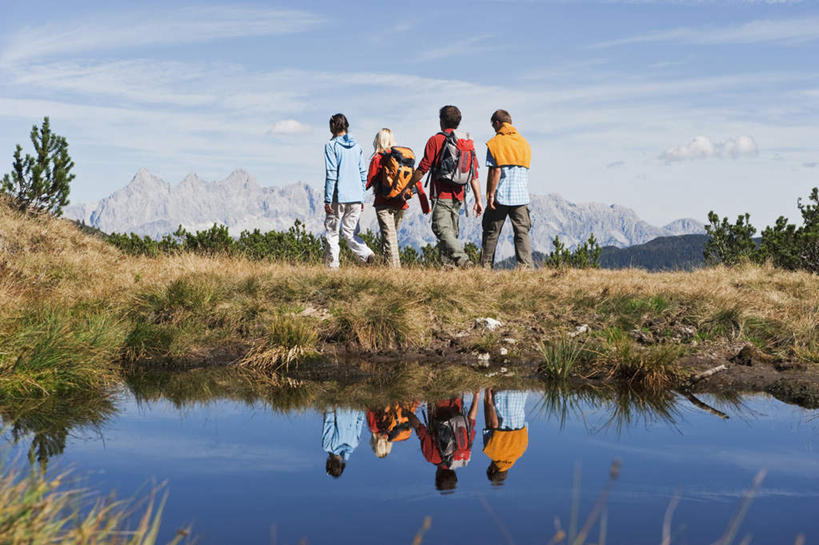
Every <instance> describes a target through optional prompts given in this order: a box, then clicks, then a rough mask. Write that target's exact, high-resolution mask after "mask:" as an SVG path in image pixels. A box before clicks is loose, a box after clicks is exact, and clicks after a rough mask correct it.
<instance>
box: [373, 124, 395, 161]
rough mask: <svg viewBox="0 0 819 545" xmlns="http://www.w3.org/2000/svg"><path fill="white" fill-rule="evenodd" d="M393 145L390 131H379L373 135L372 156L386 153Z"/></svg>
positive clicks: (393, 139) (393, 138) (393, 140)
mask: <svg viewBox="0 0 819 545" xmlns="http://www.w3.org/2000/svg"><path fill="white" fill-rule="evenodd" d="M394 145H395V137H394V136H393V134H392V131H391V130H389V129H381V130H380V131H378V133H377V134H376V135H375V139H374V140H373V149H374V150H375V151H374V152H373V155H377V154H379V153H381V152H382V151H387V150H388V149H390V148H391V147H393V146H394Z"/></svg>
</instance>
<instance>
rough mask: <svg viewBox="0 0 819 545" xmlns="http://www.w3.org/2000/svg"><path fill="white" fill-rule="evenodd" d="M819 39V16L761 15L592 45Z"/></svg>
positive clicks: (715, 43) (796, 42) (791, 41)
mask: <svg viewBox="0 0 819 545" xmlns="http://www.w3.org/2000/svg"><path fill="white" fill-rule="evenodd" d="M814 40H819V17H816V16H813V17H800V18H793V19H761V20H756V21H749V22H747V23H742V24H739V25H731V26H723V27H681V28H674V29H668V30H660V31H656V32H649V33H646V34H639V35H637V36H631V37H629V38H622V39H618V40H610V41H606V42H600V43H597V44H594V45H593V46H592V47H598V48H599V47H613V46H619V45H629V44H640V43H654V42H670V43H683V44H694V45H719V44H734V45H739V44H755V43H779V44H784V45H796V44H801V43H805V42H811V41H814Z"/></svg>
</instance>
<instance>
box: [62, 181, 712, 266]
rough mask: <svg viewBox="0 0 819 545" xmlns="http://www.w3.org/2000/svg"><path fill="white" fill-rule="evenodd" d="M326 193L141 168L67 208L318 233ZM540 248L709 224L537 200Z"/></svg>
mask: <svg viewBox="0 0 819 545" xmlns="http://www.w3.org/2000/svg"><path fill="white" fill-rule="evenodd" d="M416 201H417V199H413V200H412V201H410V208H409V210H408V211H407V213H406V214H405V216H404V221H403V222H402V223H401V228H400V229H399V232H398V239H399V242H400V243H401V244H402V245H404V244H409V245H412V246H414V247H416V248H417V247H420V246H423V245H425V244H427V243H431V242H434V241H435V236H434V235H433V234H432V230H431V228H430V222H429V217H428V216H424V215H422V214H421V210H420V206H419V205H418V204H417V203H416ZM371 203H372V197H371V196H370V197H369V203H368V205H367V206H366V207H365V211H364V213H363V214H362V217H361V229H362V231H366V230H367V229H371V230H372V231H373V232H378V223H377V221H376V218H375V211H374V209H373V207H372V205H371ZM322 208H323V193H322V191H321V190H320V189H318V188H314V187H312V186H310V185H308V184H305V183H301V182H300V183H294V184H289V185H284V186H278V187H266V186H261V185H260V184H259V182H258V181H257V180H256V178H255V177H253V176H251V175H250V174H249V173H248V172H246V171H244V170H242V169H237V170H235V171H233V172H232V173H231V174H230V175H229V176H228V177H227V178H225V179H224V180H221V181H216V182H206V181H204V180H202V179H201V178H199V177H198V176H197V175H196V174H193V173H192V174H189V175H188V176H186V177H185V179H184V180H182V181H181V182H180V183H179V184H177V185H176V186H173V187H171V186H170V185H169V184H167V183H166V182H164V181H163V180H161V179H159V178H158V177H156V176H154V175H153V174H151V173H150V172H149V171H148V170H146V169H140V170H139V171H138V172H137V173H136V175H135V176H134V178H133V180H132V181H131V183H130V184H128V185H127V186H126V187H125V188H123V189H120V190H118V191H116V192H114V193H113V194H112V195H111V196H109V197H106V198H105V199H102V200H100V201H99V202H97V203H89V204H78V205H72V206H69V207H66V209H65V211H64V212H65V216H66V217H69V218H72V219H78V220H80V219H82V220H84V221H85V222H86V223H87V224H89V225H92V226H93V227H97V228H99V229H101V230H103V231H105V232H109V233H110V232H134V233H138V234H141V235H151V236H160V235H163V234H165V233H170V232H173V231H174V230H175V229H176V227H177V226H178V225H180V224H181V225H182V226H184V227H185V228H187V229H189V230H198V229H207V228H208V227H210V226H211V225H213V223H214V222H217V223H222V224H225V225H227V226H228V228H229V229H230V232H231V234H233V235H235V236H238V235H239V233H240V232H241V231H242V230H245V229H248V230H253V229H257V228H258V229H260V230H262V231H269V230H271V229H275V230H278V231H283V230H286V229H288V228H289V227H291V226H292V225H293V222H294V221H295V220H299V221H301V222H302V223H304V224H305V227H306V228H307V229H308V230H309V231H312V232H314V233H316V234H321V233H322V232H323V229H324V227H323V223H324V212H323V210H322ZM529 208H530V211H531V216H532V231H531V237H532V246H533V248H534V249H535V250H538V251H541V252H548V251H550V250H551V245H552V240H553V239H554V237H555V236H556V235H557V236H559V237H560V239H561V241H563V242H564V243H565V244H566V245H567V246H569V247H572V246H575V245H577V244H580V243H582V242H583V241H585V240H586V239H588V237H589V235H591V234H592V233H594V235H595V237H596V238H597V240H598V242H599V243H600V245H601V246H607V245H610V246H617V247H625V246H631V245H633V244H642V243H645V242H648V241H649V240H652V239H655V238H657V237H661V236H670V235H680V234H695V233H696V234H698V233H703V232H704V230H703V225H702V224H701V223H699V222H697V221H695V220H692V219H680V220H676V221H674V222H671V223H669V224H668V225H666V226H665V227H655V226H653V225H650V224H648V223H646V222H645V221H643V220H641V219H640V218H639V216H638V215H637V213H636V212H634V210H632V209H630V208H626V207H624V206H620V205H617V204H611V205H609V204H602V203H595V202H587V203H574V202H570V201H567V200H566V199H565V198H563V197H562V196H560V195H557V194H549V195H532V200H531V203H530V205H529ZM461 238H462V239H464V240H467V241H471V242H475V243H478V244H480V239H481V221H480V218H475V217H472V216H470V217H462V220H461ZM512 253H513V243H512V229H511V226H509V225H507V226H506V227H505V228H504V231H503V232H502V233H501V240H500V241H499V244H498V252H497V256H498V258H503V257H506V256H509V255H512Z"/></svg>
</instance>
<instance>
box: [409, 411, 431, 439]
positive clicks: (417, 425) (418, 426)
mask: <svg viewBox="0 0 819 545" xmlns="http://www.w3.org/2000/svg"><path fill="white" fill-rule="evenodd" d="M407 418H409V421H410V424H411V425H412V428H413V429H414V430H415V433H417V434H418V436H419V437H420V436H421V433H422V432H424V433H425V432H426V431H427V430H426V428H425V427H424V425H423V424H422V423H421V421H420V420H419V419H418V417H417V416H415V413H412V412H411V413H407Z"/></svg>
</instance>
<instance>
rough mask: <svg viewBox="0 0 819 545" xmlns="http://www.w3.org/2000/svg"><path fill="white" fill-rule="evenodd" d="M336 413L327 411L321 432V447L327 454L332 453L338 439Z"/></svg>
mask: <svg viewBox="0 0 819 545" xmlns="http://www.w3.org/2000/svg"><path fill="white" fill-rule="evenodd" d="M336 429H337V428H336V412H335V411H325V413H324V425H323V426H322V430H321V447H322V448H323V449H324V451H325V452H332V451H333V446H334V443H335V441H334V439H335V437H336Z"/></svg>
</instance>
